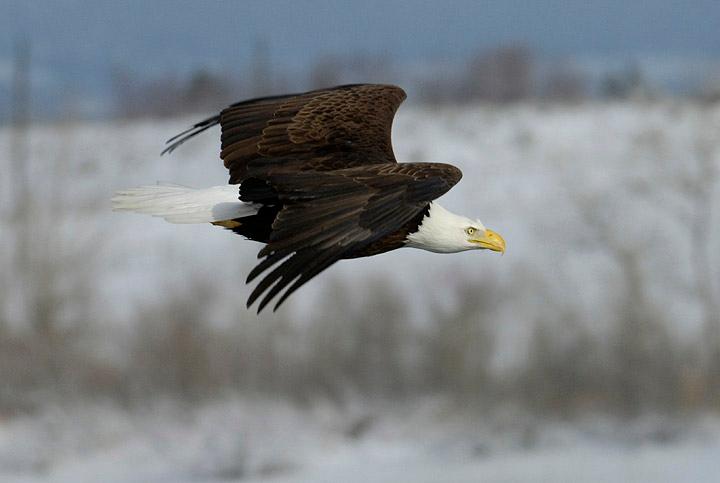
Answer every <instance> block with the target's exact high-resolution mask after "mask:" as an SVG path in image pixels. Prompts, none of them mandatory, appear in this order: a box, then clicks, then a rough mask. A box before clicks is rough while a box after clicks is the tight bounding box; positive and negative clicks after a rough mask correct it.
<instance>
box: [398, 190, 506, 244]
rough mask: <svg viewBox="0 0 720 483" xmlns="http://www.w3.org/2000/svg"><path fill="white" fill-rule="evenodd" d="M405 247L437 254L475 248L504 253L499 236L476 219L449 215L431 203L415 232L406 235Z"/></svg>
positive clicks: (443, 209) (446, 211) (501, 239)
mask: <svg viewBox="0 0 720 483" xmlns="http://www.w3.org/2000/svg"><path fill="white" fill-rule="evenodd" d="M405 245H406V246H408V247H413V248H422V249H423V250H428V251H431V252H437V253H454V252H462V251H465V250H478V249H479V250H492V251H494V252H502V253H505V240H503V237H501V236H500V235H499V234H498V233H495V232H494V231H492V230H490V229H488V228H485V225H483V224H482V222H481V221H480V220H471V219H470V218H467V217H464V216H460V215H456V214H454V213H450V212H449V211H448V210H446V209H445V208H443V207H442V206H440V205H438V204H437V203H434V202H433V203H430V210H429V211H428V214H427V215H426V216H425V218H423V220H422V223H421V224H420V226H419V227H418V230H417V231H416V232H415V233H411V234H409V235H408V237H407V241H406V244H405Z"/></svg>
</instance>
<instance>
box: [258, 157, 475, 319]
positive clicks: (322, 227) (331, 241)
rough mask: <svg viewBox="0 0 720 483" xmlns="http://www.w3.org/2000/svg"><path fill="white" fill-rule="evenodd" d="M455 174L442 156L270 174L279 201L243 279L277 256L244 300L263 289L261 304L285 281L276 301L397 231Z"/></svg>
mask: <svg viewBox="0 0 720 483" xmlns="http://www.w3.org/2000/svg"><path fill="white" fill-rule="evenodd" d="M461 176H462V173H461V172H460V170H459V169H457V168H455V167H454V166H451V165H447V164H440V163H402V164H384V165H373V166H361V167H356V168H349V169H341V170H335V171H330V172H317V171H313V172H302V173H295V172H292V173H276V174H273V175H270V176H269V177H268V180H267V182H268V183H269V184H270V185H272V187H273V188H274V189H275V190H276V191H277V192H278V196H279V198H280V200H281V201H282V202H283V205H284V207H283V209H282V210H281V211H280V213H278V215H277V217H276V219H275V222H274V223H273V231H272V234H271V236H270V241H269V243H268V244H267V245H266V246H265V248H263V249H262V250H261V251H260V253H259V254H258V257H259V258H262V257H264V260H263V261H261V262H260V263H259V264H258V265H257V266H256V267H255V268H254V269H253V270H252V272H251V273H250V275H249V276H248V282H250V281H252V280H253V279H255V278H256V277H257V276H259V275H260V274H262V273H263V272H265V271H266V270H268V269H269V268H270V267H272V266H273V265H276V264H277V263H278V262H280V261H282V263H281V264H280V265H278V266H277V267H276V268H275V269H273V270H272V271H271V272H270V273H269V274H267V275H265V277H264V278H263V279H262V280H261V281H260V282H259V283H258V285H257V286H256V287H255V289H254V291H253V292H252V294H251V295H250V297H249V299H248V306H250V305H252V303H253V302H254V301H255V300H256V299H257V298H258V297H260V296H261V295H262V294H263V293H265V295H264V297H263V299H262V301H261V302H260V305H259V307H258V311H260V310H262V309H263V307H265V305H267V303H268V302H270V300H272V299H273V298H274V297H275V296H276V295H278V294H279V293H280V292H281V291H282V290H283V289H285V288H287V290H286V291H285V293H284V294H283V295H282V297H281V298H280V300H279V301H278V303H277V304H276V305H275V308H277V307H278V306H279V305H280V304H281V303H282V302H283V301H284V300H285V299H286V298H287V297H288V296H289V295H290V294H291V293H293V292H294V291H295V290H297V289H298V288H299V287H300V286H302V285H303V284H304V283H305V282H307V281H308V280H310V279H311V278H312V277H314V276H315V275H317V274H319V273H320V272H321V271H323V270H325V269H326V268H328V267H329V266H330V265H332V264H333V263H335V262H336V261H338V260H340V259H342V258H348V257H350V256H352V254H353V253H355V252H357V251H359V250H362V249H363V248H364V247H366V246H368V245H369V244H370V243H372V242H374V241H377V240H379V239H381V238H383V237H385V236H387V235H388V234H390V233H393V232H395V231H397V230H399V229H400V228H401V227H402V226H403V225H405V224H406V223H408V222H409V221H410V220H411V219H412V218H413V217H415V216H418V215H419V214H420V213H421V212H422V210H423V209H424V208H425V207H426V205H427V203H428V202H429V201H431V200H433V199H435V198H437V197H439V196H441V195H443V194H444V193H445V192H447V191H448V190H449V189H450V188H452V186H453V185H455V183H457V182H458V181H459V180H460V177H461ZM248 201H252V200H248Z"/></svg>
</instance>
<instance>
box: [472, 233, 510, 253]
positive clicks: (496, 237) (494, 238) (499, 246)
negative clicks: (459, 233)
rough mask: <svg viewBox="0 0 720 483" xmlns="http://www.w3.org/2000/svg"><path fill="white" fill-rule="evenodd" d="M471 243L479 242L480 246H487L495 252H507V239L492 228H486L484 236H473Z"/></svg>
mask: <svg viewBox="0 0 720 483" xmlns="http://www.w3.org/2000/svg"><path fill="white" fill-rule="evenodd" d="M470 242H471V243H477V244H478V245H480V248H486V249H488V250H492V251H494V252H501V253H505V239H503V237H501V236H500V234H499V233H495V232H494V231H492V230H489V229H487V230H485V233H483V235H482V236H480V237H478V238H471V239H470Z"/></svg>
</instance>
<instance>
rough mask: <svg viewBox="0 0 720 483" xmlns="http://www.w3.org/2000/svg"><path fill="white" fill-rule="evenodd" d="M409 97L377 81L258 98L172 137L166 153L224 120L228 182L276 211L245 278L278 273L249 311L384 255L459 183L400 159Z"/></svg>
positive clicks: (445, 171) (449, 169)
mask: <svg viewBox="0 0 720 483" xmlns="http://www.w3.org/2000/svg"><path fill="white" fill-rule="evenodd" d="M404 99H405V92H404V91H403V90H402V89H400V88H399V87H395V86H389V85H372V84H358V85H348V86H340V87H336V88H332V89H323V90H318V91H312V92H308V93H304V94H296V95H288V96H275V97H267V98H262V99H253V100H250V101H244V102H239V103H237V104H233V105H232V106H230V107H228V108H227V109H225V110H223V111H222V112H221V113H220V114H219V115H217V116H213V117H210V118H208V119H205V120H204V121H201V122H199V123H197V124H195V125H194V126H193V127H191V128H190V129H188V130H187V131H185V132H183V133H180V134H179V135H178V136H175V137H174V138H172V139H171V140H169V141H168V146H167V148H166V149H165V151H164V152H170V151H172V150H174V149H175V148H177V147H178V146H180V145H181V144H182V143H184V142H185V141H187V140H188V139H190V138H191V137H193V136H195V135H196V134H198V133H200V132H203V131H205V130H206V129H208V128H210V127H212V126H214V125H216V124H220V125H221V128H222V134H221V153H220V157H221V158H222V159H223V161H224V163H225V166H226V167H227V168H228V170H229V171H230V183H232V184H236V183H242V185H241V189H240V199H241V200H243V201H250V202H255V203H261V204H266V205H267V204H269V203H273V204H274V206H278V208H279V211H278V213H277V215H276V216H275V218H274V221H273V222H272V227H271V228H272V229H271V231H270V236H269V240H268V243H267V245H266V246H265V247H264V248H263V249H262V250H261V251H260V253H259V254H258V257H259V258H263V260H262V261H261V262H260V263H259V264H258V265H257V266H256V267H255V268H254V269H253V270H252V271H251V272H250V275H249V276H248V282H250V281H252V280H254V279H255V278H257V277H259V276H260V275H261V274H263V273H266V272H267V271H268V270H270V269H271V268H272V270H270V271H269V272H268V273H267V274H266V275H265V276H264V278H262V280H261V281H260V282H259V283H258V285H257V286H256V287H255V289H254V290H253V292H252V294H251V295H250V297H249V299H248V306H250V305H251V304H252V303H253V302H255V300H257V299H258V298H260V296H263V297H262V300H261V301H260V304H259V307H258V311H260V310H262V309H263V307H265V305H267V304H268V302H270V301H271V300H272V299H273V298H274V297H276V296H277V295H278V294H280V292H282V291H283V290H285V293H284V294H283V295H282V296H281V297H280V299H279V301H278V302H277V304H276V305H275V308H277V307H278V306H279V305H280V304H281V303H282V302H283V301H284V300H285V299H286V298H287V297H288V296H289V295H290V294H291V293H293V292H294V291H295V290H297V289H298V288H299V287H300V286H302V285H303V284H304V283H305V282H307V281H308V280H310V279H311V278H312V277H314V276H315V275H317V274H318V273H320V272H322V271H323V270H325V269H326V268H327V267H329V266H330V265H332V264H333V263H335V262H336V261H338V260H340V259H342V258H353V257H356V256H361V255H360V254H362V253H380V252H382V251H385V250H384V249H383V246H382V243H383V238H385V237H387V238H388V239H389V238H393V239H392V240H390V244H391V245H392V246H390V247H389V248H388V249H390V248H396V247H397V246H398V243H401V242H402V240H401V239H400V236H395V235H396V234H397V233H398V232H399V230H401V229H402V228H403V227H405V226H409V225H410V224H412V222H413V220H418V219H419V217H421V216H422V215H423V213H424V212H425V210H426V209H427V206H428V202H430V201H431V200H433V199H435V198H437V197H439V196H441V195H442V194H444V193H445V192H446V191H448V190H449V189H450V188H451V187H452V186H453V185H454V184H455V183H457V181H458V180H459V179H460V177H461V176H462V174H461V173H460V170H458V169H457V168H455V167H453V166H450V165H445V164H432V163H402V164H398V163H397V162H396V160H395V155H394V154H393V150H392V140H391V129H392V121H393V117H394V115H395V111H396V110H397V108H398V107H399V106H400V104H401V103H402V101H403V100H404ZM280 206H281V208H280ZM278 208H276V209H278ZM395 238H397V240H396V239H395ZM398 240H400V242H399V241H398ZM273 267H274V268H273Z"/></svg>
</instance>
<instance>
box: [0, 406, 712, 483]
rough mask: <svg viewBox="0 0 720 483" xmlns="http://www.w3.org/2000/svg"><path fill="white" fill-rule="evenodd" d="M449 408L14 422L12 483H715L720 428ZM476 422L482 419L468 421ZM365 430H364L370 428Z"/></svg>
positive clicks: (170, 411)
mask: <svg viewBox="0 0 720 483" xmlns="http://www.w3.org/2000/svg"><path fill="white" fill-rule="evenodd" d="M458 409H459V408H457V407H453V406H448V405H447V403H442V402H439V401H437V400H435V401H429V400H424V401H415V402H414V403H412V404H407V403H406V404H398V405H388V404H387V403H385V404H384V405H382V404H381V405H377V404H372V403H366V404H364V405H360V404H358V407H357V408H355V410H353V409H352V408H345V409H343V410H339V409H338V408H337V407H336V406H333V405H328V404H318V405H314V406H311V407H304V408H298V407H294V406H291V405H288V404H284V403H279V402H273V401H268V400H259V401H253V400H248V399H242V398H230V399H225V400H222V401H218V402H216V403H212V404H205V405H202V406H200V407H194V408H187V407H182V406H181V405H178V404H177V403H174V402H166V403H164V404H163V403H160V404H158V405H156V406H154V407H152V408H147V409H145V410H144V411H135V412H133V413H127V412H125V411H121V410H117V409H113V408H111V407H107V406H98V405H89V406H83V405H80V406H79V407H78V406H75V407H64V408H62V409H60V408H55V409H52V410H46V411H44V412H42V413H41V414H39V415H37V416H35V417H32V418H18V419H16V420H14V421H9V422H6V423H4V424H3V425H2V426H0V478H2V481H3V482H8V483H10V482H18V483H20V482H26V483H30V482H41V481H47V482H58V483H70V482H73V483H82V482H88V483H89V482H96V481H103V482H108V483H109V482H118V483H121V482H123V483H124V482H145V481H152V482H211V481H247V482H258V483H259V482H264V481H266V482H275V483H301V482H302V483H305V482H328V483H331V482H337V481H343V482H349V483H350V482H352V483H354V482H358V483H360V482H368V481H372V482H388V483H390V482H412V483H417V482H424V483H431V482H432V483H435V482H437V483H442V482H448V481H452V482H456V483H464V482H468V483H470V482H477V481H483V482H485V481H487V482H514V481H528V482H530V481H533V482H540V481H547V482H557V481H568V482H571V481H572V482H607V481H623V482H635V481H637V482H641V481H642V482H677V481H688V482H690V481H692V482H704V481H707V482H713V481H718V478H720V465H718V464H717V457H718V454H720V453H719V452H720V438H719V437H718V434H720V420H717V419H710V420H693V421H685V422H681V421H680V420H678V421H675V422H673V423H670V422H668V421H664V422H663V423H662V424H660V425H658V424H657V421H653V420H652V418H646V420H638V421H635V422H634V423H632V424H626V425H623V424H621V423H618V422H616V421H613V420H601V419H596V420H592V419H590V420H587V421H581V422H576V423H575V424H573V425H569V424H567V423H565V424H562V423H557V422H556V423H547V422H544V423H543V422H539V421H534V420H532V419H528V418H526V417H522V415H520V414H513V413H508V414H493V415H484V414H475V415H474V416H475V417H474V418H470V419H468V416H469V415H470V413H467V412H463V411H459V412H458ZM468 421H474V422H471V423H470V424H468ZM359 428H361V429H359Z"/></svg>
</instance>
